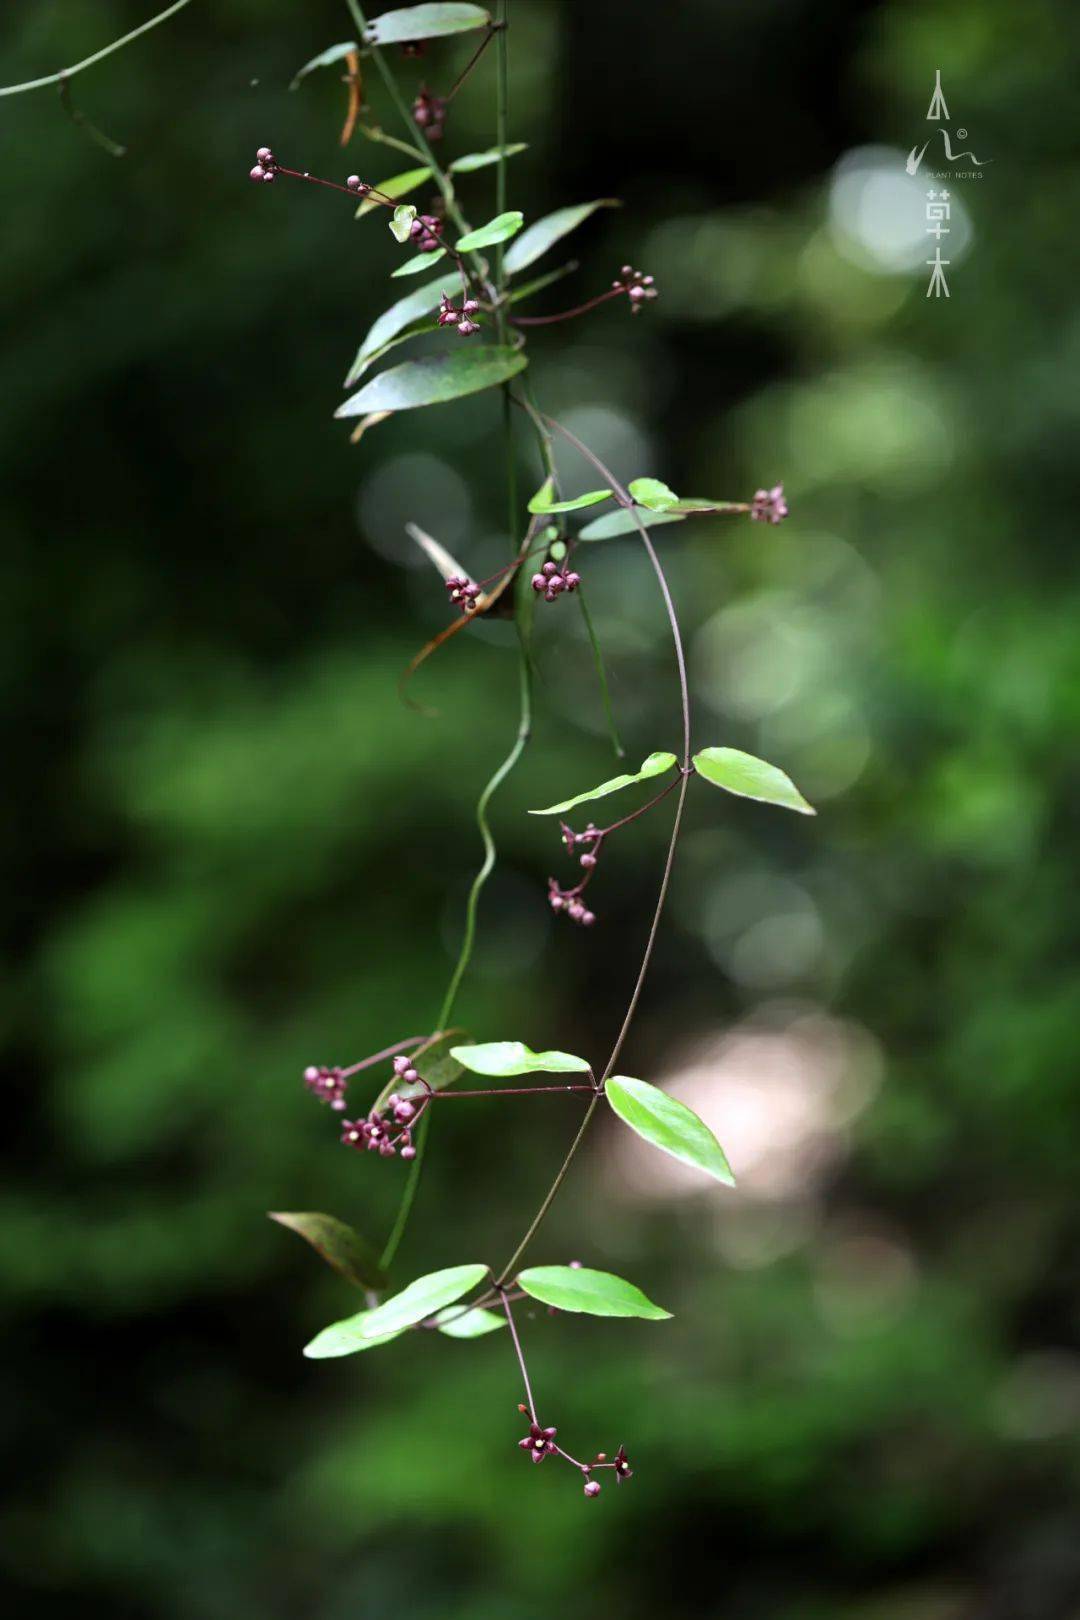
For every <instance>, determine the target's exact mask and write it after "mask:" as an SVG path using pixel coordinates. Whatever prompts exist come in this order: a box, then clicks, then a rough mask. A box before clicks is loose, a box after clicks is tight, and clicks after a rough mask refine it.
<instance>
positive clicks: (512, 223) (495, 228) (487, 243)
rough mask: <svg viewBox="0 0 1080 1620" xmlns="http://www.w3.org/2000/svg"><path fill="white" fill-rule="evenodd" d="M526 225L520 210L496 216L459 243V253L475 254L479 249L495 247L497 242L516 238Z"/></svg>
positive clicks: (516, 209)
mask: <svg viewBox="0 0 1080 1620" xmlns="http://www.w3.org/2000/svg"><path fill="white" fill-rule="evenodd" d="M524 223H525V215H524V214H523V213H522V212H521V210H520V209H519V208H510V209H508V210H507V212H506V213H505V214H496V215H495V218H494V219H489V220H488V222H487V224H486V225H481V226H480V228H479V230H475V231H469V233H468V235H466V236H463V237H462V238H461V240H460V241H459V242H458V245H457V251H458V252H459V253H475V252H476V250H477V249H478V248H486V247H491V246H493V244H494V243H496V242H505V241H506V240H507V238H508V237H511V236H516V235H517V233H518V231H520V229H521V227H522V225H523V224H524Z"/></svg>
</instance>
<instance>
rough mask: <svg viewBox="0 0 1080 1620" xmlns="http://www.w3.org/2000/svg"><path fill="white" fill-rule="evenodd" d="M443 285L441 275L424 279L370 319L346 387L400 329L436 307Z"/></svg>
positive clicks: (402, 330) (347, 378) (347, 386)
mask: <svg viewBox="0 0 1080 1620" xmlns="http://www.w3.org/2000/svg"><path fill="white" fill-rule="evenodd" d="M442 289H443V278H440V279H439V280H438V281H425V283H424V285H423V286H422V287H417V288H416V290H415V292H411V293H407V294H406V295H405V297H404V298H399V299H398V301H397V303H396V304H391V305H390V308H389V309H384V310H383V312H382V314H381V315H380V316H379V318H378V319H377V320H375V321H373V322H372V324H371V327H370V329H369V331H368V334H367V336H366V337H365V339H364V341H363V342H362V343H361V345H360V347H359V349H358V350H357V351H356V359H355V360H354V361H353V363H352V366H351V368H350V370H349V375H348V376H347V377H346V379H345V387H346V388H351V387H352V385H353V383H354V382H355V381H356V379H357V377H358V376H359V375H360V374H361V372H362V371H363V369H364V366H365V365H366V364H367V363H368V362H369V361H370V360H371V359H372V358H373V357H374V356H375V355H376V354H378V353H379V351H380V350H381V349H384V348H385V347H386V345H387V344H388V343H390V342H392V341H393V339H394V338H396V337H397V336H398V334H399V333H400V332H404V331H405V329H406V327H408V326H410V325H411V324H412V322H413V321H418V320H419V319H420V317H421V316H422V315H427V314H428V313H429V312H430V311H431V310H433V309H435V308H436V306H437V305H438V302H439V300H440V298H441V297H442Z"/></svg>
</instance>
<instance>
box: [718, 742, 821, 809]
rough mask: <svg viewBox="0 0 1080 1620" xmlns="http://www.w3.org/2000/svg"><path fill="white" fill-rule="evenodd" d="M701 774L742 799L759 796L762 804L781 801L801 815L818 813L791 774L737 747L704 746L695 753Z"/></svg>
mask: <svg viewBox="0 0 1080 1620" xmlns="http://www.w3.org/2000/svg"><path fill="white" fill-rule="evenodd" d="M694 765H695V768H696V770H697V773H698V775H699V776H703V777H704V778H705V780H706V782H711V783H712V785H713V787H718V788H723V789H724V790H725V791H726V792H727V793H737V794H738V795H739V797H740V798H742V799H760V800H761V802H762V803H763V804H778V805H780V806H782V808H783V809H785V810H798V811H799V813H800V814H801V815H804V816H813V815H816V814H817V811H816V810H815V809H814V807H813V805H811V804H807V802H806V800H805V799H804V798H803V796H802V794H801V793H800V792H799V790H798V788H797V787H796V786H795V784H794V782H793V781H792V780H791V777H790V776H785V774H784V772H783V771H782V770H780V769H779V768H778V767H777V766H776V765H769V764H767V763H766V762H765V760H763V759H756V758H755V757H754V755H753V754H744V753H742V752H741V750H740V749H738V748H703V749H702V750H701V752H700V754H695V755H694Z"/></svg>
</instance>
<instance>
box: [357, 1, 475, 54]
mask: <svg viewBox="0 0 1080 1620" xmlns="http://www.w3.org/2000/svg"><path fill="white" fill-rule="evenodd" d="M490 22H491V14H490V12H487V11H485V10H484V9H483V7H482V6H473V5H464V4H457V3H455V0H430V3H429V4H426V5H419V6H404V7H403V8H402V9H401V10H399V11H384V12H383V14H382V16H381V17H373V18H372V20H371V22H369V23H368V25H367V27H366V28H365V29H364V44H365V45H406V44H408V43H409V42H410V41H411V40H414V39H438V38H440V37H441V36H442V35H445V34H464V33H467V32H468V31H469V29H471V28H487V26H488V25H489V23H490Z"/></svg>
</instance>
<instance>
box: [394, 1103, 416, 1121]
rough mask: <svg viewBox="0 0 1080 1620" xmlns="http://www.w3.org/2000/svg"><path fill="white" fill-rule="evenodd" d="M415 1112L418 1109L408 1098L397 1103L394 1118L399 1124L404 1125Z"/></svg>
mask: <svg viewBox="0 0 1080 1620" xmlns="http://www.w3.org/2000/svg"><path fill="white" fill-rule="evenodd" d="M415 1113H416V1109H415V1108H414V1107H413V1105H412V1103H411V1102H408V1101H407V1100H406V1101H402V1102H399V1103H397V1104H396V1105H395V1108H394V1118H395V1119H396V1120H397V1122H398V1124H399V1125H404V1124H405V1123H406V1121H407V1120H410V1119H412V1117H413V1115H414V1114H415Z"/></svg>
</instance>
